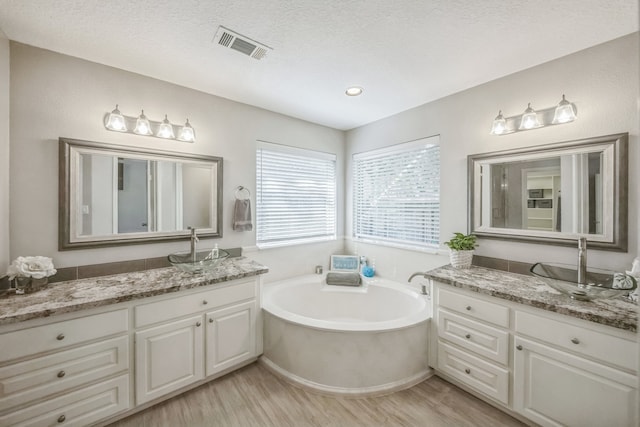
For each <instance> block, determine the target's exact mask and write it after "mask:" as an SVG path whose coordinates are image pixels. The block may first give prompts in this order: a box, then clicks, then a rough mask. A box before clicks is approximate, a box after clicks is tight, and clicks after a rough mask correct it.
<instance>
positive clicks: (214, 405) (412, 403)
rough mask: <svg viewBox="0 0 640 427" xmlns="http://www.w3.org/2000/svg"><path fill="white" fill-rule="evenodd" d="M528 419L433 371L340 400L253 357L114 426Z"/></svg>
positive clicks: (282, 426) (286, 426)
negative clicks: (407, 384)
mask: <svg viewBox="0 0 640 427" xmlns="http://www.w3.org/2000/svg"><path fill="white" fill-rule="evenodd" d="M522 425H524V424H522V423H520V422H519V421H518V420H516V419H514V418H512V417H511V416H509V415H507V414H504V413H502V412H500V411H499V410H497V409H495V408H493V407H492V406H490V405H487V404H486V403H484V402H482V401H481V400H479V399H477V398H475V397H473V396H471V395H470V394H468V393H466V392H464V391H462V390H460V389H459V388H457V387H455V386H453V385H451V384H449V383H447V382H446V381H444V380H442V379H440V378H438V377H435V376H434V377H431V378H429V379H428V380H426V381H424V382H422V383H420V384H418V385H416V386H414V387H412V388H410V389H408V390H404V391H400V392H396V393H393V394H390V395H387V396H383V397H375V398H361V399H354V398H335V397H328V396H323V395H319V394H315V393H310V392H307V391H304V390H302V389H299V388H297V387H294V386H292V385H290V384H288V383H287V382H285V381H283V380H282V379H280V378H278V377H276V376H274V375H273V374H272V373H270V372H269V371H268V370H267V369H266V368H264V367H263V366H262V365H260V364H258V363H254V364H251V365H249V366H246V367H244V368H242V369H240V370H238V371H235V372H233V373H230V374H228V375H226V376H224V377H222V378H218V379H217V380H214V381H212V382H209V383H207V384H205V385H203V386H200V387H198V388H196V389H194V390H191V391H189V392H186V393H184V394H182V395H180V396H177V397H175V398H173V399H170V400H167V401H165V402H163V403H160V404H158V405H156V406H154V407H152V408H149V409H147V410H145V411H143V412H140V413H138V414H134V415H132V416H130V417H128V418H125V419H124V420H121V421H118V422H116V423H114V424H112V425H111V426H110V427H163V426H166V427H182V426H184V427H187V426H188V427H192V426H196V427H197V426H211V427H253V426H255V427H263V426H273V427H311V426H313V427H318V426H323V427H324V426H327V427H360V426H363V427H364V426H367V427H368V426H381V427H392V426H394V427H395V426H398V427H400V426H402V427H411V426H428V427H439V426H448V427H452V426H455V427H458V426H460V427H462V426H487V427H497V426H522Z"/></svg>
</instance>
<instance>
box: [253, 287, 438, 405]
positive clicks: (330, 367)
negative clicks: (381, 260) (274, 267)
mask: <svg viewBox="0 0 640 427" xmlns="http://www.w3.org/2000/svg"><path fill="white" fill-rule="evenodd" d="M262 307H263V316H264V319H263V320H264V354H263V356H262V357H261V358H260V361H261V362H262V363H263V364H264V365H265V366H266V367H268V368H269V369H270V370H271V371H273V372H275V373H277V374H279V375H280V376H281V377H283V378H285V379H286V380H287V381H290V382H292V383H294V384H297V385H300V386H302V387H303V388H307V389H310V390H314V391H318V392H321V393H325V394H331V395H347V396H358V397H361V396H372V395H379V394H388V393H390V392H393V391H397V390H402V389H406V388H408V387H411V386H413V385H415V384H418V383H419V382H421V381H423V380H424V379H426V378H428V377H429V376H431V374H432V370H431V369H430V368H429V367H428V366H427V352H428V347H427V344H428V331H429V320H430V318H431V305H430V303H429V301H428V299H427V298H425V297H424V296H422V295H420V294H418V293H417V292H416V291H415V290H413V289H411V288H409V287H408V286H406V285H403V284H401V283H395V282H391V281H388V280H385V279H381V278H375V279H366V278H365V279H364V284H363V285H362V286H361V287H357V288H356V287H340V286H330V285H326V284H324V280H323V278H322V277H320V276H318V275H308V276H300V277H296V278H292V279H287V280H283V281H280V282H275V283H270V284H268V285H266V286H265V288H264V293H263V305H262ZM292 354H295V357H292Z"/></svg>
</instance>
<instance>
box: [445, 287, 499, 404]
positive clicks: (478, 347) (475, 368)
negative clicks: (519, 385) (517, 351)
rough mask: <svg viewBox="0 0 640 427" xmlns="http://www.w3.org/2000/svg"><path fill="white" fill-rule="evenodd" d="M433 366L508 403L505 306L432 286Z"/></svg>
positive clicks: (485, 393) (487, 394) (489, 395)
mask: <svg viewBox="0 0 640 427" xmlns="http://www.w3.org/2000/svg"><path fill="white" fill-rule="evenodd" d="M436 304H437V314H436V318H435V320H436V322H435V325H436V328H437V334H433V335H436V336H437V337H438V339H437V343H436V346H437V349H438V350H437V365H436V368H437V370H439V371H440V372H442V373H445V374H447V375H449V376H451V377H453V378H455V379H457V380H458V381H460V382H462V383H464V384H465V385H467V386H469V387H471V388H473V389H475V390H477V391H479V392H481V393H483V394H484V395H486V396H488V397H490V398H492V399H495V400H497V401H498V402H501V403H503V404H505V405H507V404H508V403H509V369H508V364H509V355H508V349H509V332H508V331H507V330H506V329H505V328H507V327H508V326H509V309H508V308H507V307H504V306H502V305H500V304H496V303H493V302H488V301H483V300H479V299H477V298H473V297H472V296H469V295H465V294H462V293H458V292H452V291H449V290H446V289H442V288H437V289H436Z"/></svg>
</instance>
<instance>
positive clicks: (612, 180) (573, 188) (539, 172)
mask: <svg viewBox="0 0 640 427" xmlns="http://www.w3.org/2000/svg"><path fill="white" fill-rule="evenodd" d="M627 150H628V134H626V133H624V134H616V135H609V136H603V137H596V138H589V139H583V140H579V141H569V142H562V143H555V144H548V145H541V146H537V147H530V148H524V149H515V150H507V151H499V152H493V153H483V154H474V155H470V156H468V169H467V171H468V184H469V187H468V198H469V199H468V207H469V212H468V220H469V230H470V232H472V233H474V234H476V235H478V236H480V237H488V238H498V239H510V240H521V241H528V242H537V243H546V244H553V245H566V246H574V245H576V240H577V239H578V238H579V237H586V238H587V241H588V242H589V247H597V248H602V249H608V250H614V251H622V252H625V251H626V250H627V172H628V169H627V168H628V165H627Z"/></svg>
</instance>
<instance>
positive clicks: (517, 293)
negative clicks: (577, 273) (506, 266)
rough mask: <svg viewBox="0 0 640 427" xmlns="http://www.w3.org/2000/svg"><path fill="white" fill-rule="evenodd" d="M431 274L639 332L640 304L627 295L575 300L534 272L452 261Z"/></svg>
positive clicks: (463, 286)
mask: <svg viewBox="0 0 640 427" xmlns="http://www.w3.org/2000/svg"><path fill="white" fill-rule="evenodd" d="M426 277H430V278H432V279H434V280H437V281H439V282H442V283H446V284H449V285H452V286H455V287H457V288H461V289H466V290H468V291H472V292H478V293H481V294H485V295H490V296H493V297H496V298H502V299H505V300H509V301H514V302H517V303H520V304H525V305H529V306H531V307H536V308H541V309H543V310H547V311H553V312H556V313H560V314H566V315H568V316H572V317H577V318H579V319H584V320H589V321H591V322H596V323H600V324H603V325H608V326H613V327H615V328H619V329H626V330H629V331H632V332H636V330H637V323H638V306H637V305H636V304H634V303H633V302H631V301H628V300H626V299H623V298H615V299H609V300H598V301H589V302H583V301H575V300H572V299H571V298H569V297H568V296H566V295H563V294H561V293H560V292H558V291H556V290H555V289H552V288H550V287H548V286H547V285H545V284H544V283H542V282H540V281H539V280H537V279H536V278H535V277H532V276H524V275H522V274H515V273H507V272H504V271H500V270H492V269H489V268H483V267H475V266H473V267H471V268H470V269H456V268H453V267H452V266H450V265H446V266H444V267H439V268H436V269H435V270H431V271H428V272H427V273H426Z"/></svg>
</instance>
